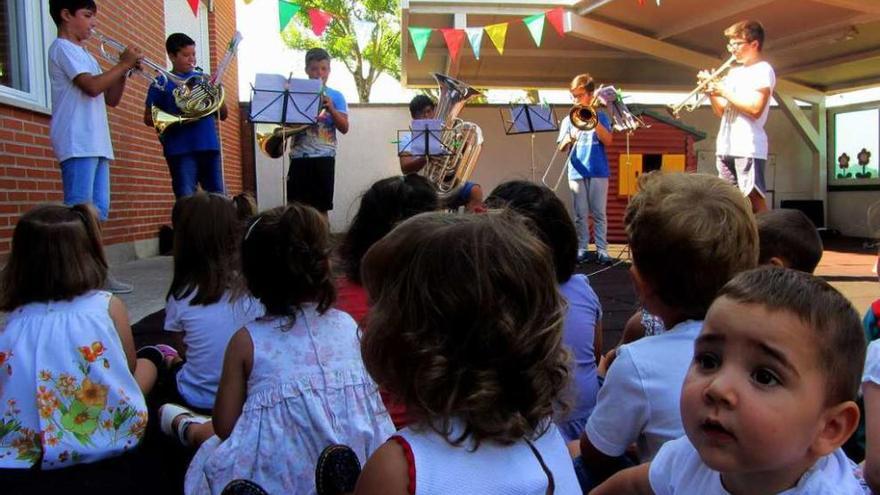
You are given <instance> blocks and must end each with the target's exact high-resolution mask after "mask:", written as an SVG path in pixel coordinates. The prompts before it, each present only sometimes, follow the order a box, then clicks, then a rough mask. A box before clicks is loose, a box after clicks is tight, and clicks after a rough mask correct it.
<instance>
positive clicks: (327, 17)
mask: <svg viewBox="0 0 880 495" xmlns="http://www.w3.org/2000/svg"><path fill="white" fill-rule="evenodd" d="M309 20H310V21H312V32H313V33H315V36H321V35H322V34H324V30H325V29H327V25H328V24H330V21H332V20H333V15H332V14H330V13H329V12H324V11H323V10H321V9H309Z"/></svg>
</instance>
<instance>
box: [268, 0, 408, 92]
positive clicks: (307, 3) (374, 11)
mask: <svg viewBox="0 0 880 495" xmlns="http://www.w3.org/2000/svg"><path fill="white" fill-rule="evenodd" d="M297 3H299V4H300V5H302V9H301V10H300V11H299V12H297V14H296V17H295V20H294V22H291V23H290V24H289V25H288V28H287V29H285V30H284V32H282V33H281V36H282V39H284V42H285V44H287V46H289V47H291V48H293V49H296V50H308V49H309V48H314V47H321V48H324V49H325V50H327V51H328V52H329V53H330V56H331V57H333V58H334V59H336V60H339V61H342V63H344V64H345V67H346V68H347V69H348V71H349V72H351V75H352V76H354V82H355V84H356V85H357V91H358V97H359V99H360V101H361V103H369V101H370V89H371V88H372V87H373V83H375V82H376V80H377V79H379V76H380V75H382V74H388V75H390V76H391V77H393V78H395V79H397V80H400V21H399V16H400V8H399V4H398V0H362V1H354V0H298V1H297ZM312 8H317V9H321V10H323V11H325V12H329V13H330V14H332V15H333V16H334V19H333V20H332V21H331V22H330V25H329V26H328V27H327V30H326V31H324V34H323V35H322V37H321V38H318V37H316V36H315V35H314V33H312V30H311V28H310V26H311V23H310V22H309V14H308V11H309V9H312ZM353 19H359V20H364V21H371V22H375V23H376V27H375V29H373V35H372V37H371V38H370V42H369V43H368V44H367V46H366V47H364V48H365V49H364V50H363V51H361V49H360V48H359V47H358V45H357V41H356V40H355V30H354V24H353V22H352V20H353Z"/></svg>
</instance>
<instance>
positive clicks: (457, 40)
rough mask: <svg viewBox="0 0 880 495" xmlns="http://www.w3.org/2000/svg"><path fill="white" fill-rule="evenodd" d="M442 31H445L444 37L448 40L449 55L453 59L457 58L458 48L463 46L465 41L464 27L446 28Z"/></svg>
mask: <svg viewBox="0 0 880 495" xmlns="http://www.w3.org/2000/svg"><path fill="white" fill-rule="evenodd" d="M440 32H441V33H443V39H445V40H446V48H448V49H449V57H450V58H451V59H452V60H457V59H458V50H459V49H460V48H461V42H462V41H464V29H453V28H444V29H441V30H440Z"/></svg>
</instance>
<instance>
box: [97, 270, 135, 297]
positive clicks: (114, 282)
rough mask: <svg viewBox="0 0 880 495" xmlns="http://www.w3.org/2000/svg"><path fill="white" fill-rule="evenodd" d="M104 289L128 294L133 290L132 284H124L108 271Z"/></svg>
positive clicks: (114, 292)
mask: <svg viewBox="0 0 880 495" xmlns="http://www.w3.org/2000/svg"><path fill="white" fill-rule="evenodd" d="M104 290H106V291H107V292H111V293H113V294H128V293H130V292H131V291H133V290H134V286H133V285H131V284H126V283H125V282H122V281H120V280H119V279H117V278H116V277H114V276H113V275H110V274H109V273H108V274H107V280H106V281H105V282H104Z"/></svg>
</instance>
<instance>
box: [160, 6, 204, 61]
mask: <svg viewBox="0 0 880 495" xmlns="http://www.w3.org/2000/svg"><path fill="white" fill-rule="evenodd" d="M206 3H207V2H199V15H198V17H196V16H194V15H193V13H192V9H191V8H190V6H189V4H188V3H187V2H186V0H165V36H168V35H169V34H171V33H184V34H186V35H188V36H189V37H190V38H192V39H193V40H194V41H195V42H196V64H197V65H198V66H199V67H201V68H202V70H203V71H205V72H207V73H210V72H211V57H210V54H211V50H210V44H209V42H208V40H209V37H208V7H207V6H206V5H205V4H206ZM162 46H165V40H162ZM169 66H170V64H169Z"/></svg>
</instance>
